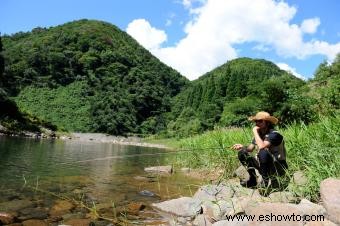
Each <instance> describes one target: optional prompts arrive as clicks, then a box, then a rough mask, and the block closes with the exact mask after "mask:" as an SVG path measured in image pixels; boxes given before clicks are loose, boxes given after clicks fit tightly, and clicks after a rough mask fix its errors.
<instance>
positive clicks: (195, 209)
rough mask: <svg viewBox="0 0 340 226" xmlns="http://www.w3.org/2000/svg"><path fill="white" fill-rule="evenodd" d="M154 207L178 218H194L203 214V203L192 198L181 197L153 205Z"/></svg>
mask: <svg viewBox="0 0 340 226" xmlns="http://www.w3.org/2000/svg"><path fill="white" fill-rule="evenodd" d="M152 207H154V208H155V209H157V210H159V211H163V212H165V213H168V214H171V215H175V216H176V217H190V218H194V217H195V216H196V215H198V214H199V213H201V212H202V207H201V201H200V200H198V199H194V198H190V197H181V198H178V199H172V200H169V201H165V202H160V203H153V204H152Z"/></svg>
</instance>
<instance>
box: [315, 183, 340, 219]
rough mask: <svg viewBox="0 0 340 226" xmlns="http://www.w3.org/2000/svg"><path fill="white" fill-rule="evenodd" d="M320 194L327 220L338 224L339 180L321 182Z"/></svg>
mask: <svg viewBox="0 0 340 226" xmlns="http://www.w3.org/2000/svg"><path fill="white" fill-rule="evenodd" d="M320 194H321V201H322V203H323V206H324V207H325V208H326V210H327V213H328V218H329V219H330V220H331V221H333V222H335V223H337V224H340V180H339V179H335V178H327V179H325V180H323V181H322V182H321V184H320Z"/></svg>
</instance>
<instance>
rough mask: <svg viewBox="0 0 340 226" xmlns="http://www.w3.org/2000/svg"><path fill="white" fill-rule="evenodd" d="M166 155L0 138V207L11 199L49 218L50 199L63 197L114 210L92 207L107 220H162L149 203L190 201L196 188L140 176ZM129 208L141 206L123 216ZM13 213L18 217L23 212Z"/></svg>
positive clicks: (176, 178) (188, 182)
mask: <svg viewBox="0 0 340 226" xmlns="http://www.w3.org/2000/svg"><path fill="white" fill-rule="evenodd" d="M167 152H170V151H169V150H166V149H157V148H148V147H137V146H127V145H118V144H113V143H96V142H83V141H82V142H80V141H74V140H66V141H64V140H39V139H38V140H36V139H28V138H27V139H26V138H12V137H3V136H0V208H1V206H4V205H5V204H6V203H10V202H13V200H30V201H31V202H33V203H35V204H34V205H33V207H32V206H30V208H31V209H32V208H33V209H32V211H34V207H39V208H40V209H42V208H43V209H45V210H46V211H47V218H49V217H50V215H49V213H48V210H50V209H51V208H52V206H53V205H55V202H56V200H58V199H63V198H65V197H66V198H67V199H68V198H69V199H72V200H74V201H76V202H78V201H79V203H80V202H83V203H85V204H86V205H87V206H88V207H92V208H94V207H96V206H97V207H99V206H105V205H106V206H111V207H112V206H114V209H115V211H112V210H108V208H107V209H106V212H105V209H103V210H100V209H99V208H98V209H99V210H100V211H102V213H103V214H104V215H105V216H106V217H107V218H110V219H111V218H113V217H117V214H118V215H119V212H124V214H123V215H124V219H125V220H128V221H130V220H131V221H132V222H136V223H137V222H139V223H140V222H152V221H153V220H162V218H161V217H160V216H159V215H158V214H157V213H156V212H155V211H154V210H153V209H152V208H151V207H150V204H151V203H153V202H159V201H163V200H167V199H170V198H176V197H180V196H188V195H190V196H191V195H193V193H194V192H195V191H196V190H197V186H198V185H199V184H200V183H201V181H198V180H196V179H193V178H189V177H187V176H185V175H184V174H183V173H180V172H176V173H174V174H172V175H153V174H148V173H146V172H145V171H144V168H145V167H148V166H157V165H163V164H164V163H165V160H166V158H170V157H171V156H172V155H174V154H173V153H172V154H171V153H167ZM1 203H2V204H3V205H1ZM36 203H38V204H36ZM133 203H135V204H136V203H139V204H142V205H143V206H146V207H145V208H144V207H143V208H138V209H139V210H138V211H137V212H136V211H134V210H132V211H130V212H129V211H127V210H128V209H129V208H130V207H131V206H134V205H131V204H133ZM137 206H138V205H137ZM18 208H19V209H16V211H17V214H18V215H19V218H20V213H21V212H25V211H23V210H22V209H20V207H18ZM23 208H27V207H23ZM122 210H124V211H122ZM1 211H6V210H4V209H2V210H1V209H0V212H1ZM77 211H78V212H81V211H83V210H80V209H79V208H78V209H77V208H75V209H74V210H72V212H71V213H69V214H74V215H75V216H76V215H77V214H78V212H77ZM100 211H99V212H100ZM28 212H29V210H28ZM83 212H84V211H83ZM131 212H133V213H131ZM110 213H111V215H112V216H109V215H110ZM26 215H27V210H26ZM113 215H116V216H113ZM132 215H134V216H132ZM71 216H72V215H71ZM77 216H79V214H78V215H77ZM62 217H63V216H61V218H59V221H60V220H61V222H62V220H63V219H62ZM26 218H29V216H28V217H26ZM22 219H25V218H22ZM45 220H46V219H45ZM47 220H48V219H47ZM50 221H51V219H50V220H49V222H50ZM55 224H58V222H56V223H55Z"/></svg>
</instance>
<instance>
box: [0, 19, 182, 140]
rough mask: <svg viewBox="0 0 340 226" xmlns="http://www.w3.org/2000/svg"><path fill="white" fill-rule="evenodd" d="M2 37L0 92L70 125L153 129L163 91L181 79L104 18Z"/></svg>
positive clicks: (165, 98)
mask: <svg viewBox="0 0 340 226" xmlns="http://www.w3.org/2000/svg"><path fill="white" fill-rule="evenodd" d="M3 43H4V46H5V48H4V57H5V59H6V61H5V62H6V63H5V73H4V76H3V78H2V82H3V86H4V88H5V89H6V91H7V92H8V93H9V94H10V96H13V97H15V100H16V102H17V103H18V104H19V106H20V109H21V110H23V111H25V112H29V113H30V114H32V115H37V116H38V117H41V118H43V119H45V120H48V121H51V122H53V123H55V124H56V125H58V126H59V127H61V128H65V129H67V130H70V131H76V130H77V131H95V132H107V133H111V134H125V133H131V132H132V133H140V132H142V131H143V132H156V130H159V129H161V128H164V126H165V125H164V123H163V121H164V120H163V119H162V113H164V112H166V111H169V110H170V99H171V97H173V96H174V95H176V94H177V93H179V92H180V91H181V89H182V88H183V87H184V86H185V85H186V84H187V83H188V80H187V79H186V78H184V77H183V76H181V75H180V74H179V73H178V72H176V71H175V70H173V69H172V68H170V67H168V66H166V65H165V64H163V63H161V62H160V61H159V60H158V59H157V58H155V57H154V56H152V55H151V54H150V53H149V52H148V51H147V50H145V49H144V48H143V47H141V46H140V45H139V44H138V43H137V42H136V41H135V40H134V39H133V38H131V37H130V36H129V35H128V34H127V33H125V32H123V31H121V30H120V29H118V28H117V27H116V26H114V25H111V24H108V23H105V22H100V21H93V20H80V21H75V22H70V23H66V24H64V25H61V26H57V27H52V28H49V29H45V28H36V29H34V30H32V32H27V33H22V32H21V33H17V34H14V35H12V36H4V37H3ZM70 103H71V104H70ZM74 111H77V114H74ZM153 123H157V126H156V127H155V126H153V125H152V126H151V125H150V124H153Z"/></svg>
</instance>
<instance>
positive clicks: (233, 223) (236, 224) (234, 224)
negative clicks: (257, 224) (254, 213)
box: [213, 220, 250, 226]
mask: <svg viewBox="0 0 340 226" xmlns="http://www.w3.org/2000/svg"><path fill="white" fill-rule="evenodd" d="M248 225H250V224H249V222H248V221H247V220H243V221H241V220H230V221H228V220H223V221H217V222H216V223H214V224H213V226H248Z"/></svg>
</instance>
